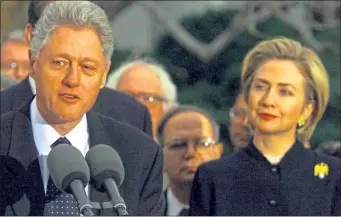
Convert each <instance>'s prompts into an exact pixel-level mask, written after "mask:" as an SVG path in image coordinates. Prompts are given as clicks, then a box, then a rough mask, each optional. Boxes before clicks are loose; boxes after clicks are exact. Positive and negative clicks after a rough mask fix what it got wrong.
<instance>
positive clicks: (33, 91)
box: [28, 76, 36, 95]
mask: <svg viewBox="0 0 341 217" xmlns="http://www.w3.org/2000/svg"><path fill="white" fill-rule="evenodd" d="M28 82H29V83H30V86H31V90H32V93H33V95H35V94H36V81H35V80H34V79H33V78H32V77H31V76H28Z"/></svg>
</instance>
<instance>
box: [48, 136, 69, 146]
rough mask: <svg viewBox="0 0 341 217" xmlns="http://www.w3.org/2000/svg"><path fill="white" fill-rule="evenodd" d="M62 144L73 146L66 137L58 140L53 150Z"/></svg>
mask: <svg viewBox="0 0 341 217" xmlns="http://www.w3.org/2000/svg"><path fill="white" fill-rule="evenodd" d="M61 144H67V145H71V142H70V141H69V140H68V139H67V138H66V137H59V139H57V140H56V141H55V142H54V143H53V144H52V145H51V148H54V147H56V146H58V145H61Z"/></svg>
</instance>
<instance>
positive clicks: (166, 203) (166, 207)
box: [163, 188, 168, 216]
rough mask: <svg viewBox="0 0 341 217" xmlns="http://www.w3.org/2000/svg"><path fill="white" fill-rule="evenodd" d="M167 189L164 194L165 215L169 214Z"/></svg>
mask: <svg viewBox="0 0 341 217" xmlns="http://www.w3.org/2000/svg"><path fill="white" fill-rule="evenodd" d="M167 191H168V188H167V189H165V190H164V191H163V196H164V197H165V209H164V212H163V215H164V216H167V211H168V200H167Z"/></svg>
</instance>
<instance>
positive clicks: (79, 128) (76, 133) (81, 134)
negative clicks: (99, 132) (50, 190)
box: [30, 97, 89, 193]
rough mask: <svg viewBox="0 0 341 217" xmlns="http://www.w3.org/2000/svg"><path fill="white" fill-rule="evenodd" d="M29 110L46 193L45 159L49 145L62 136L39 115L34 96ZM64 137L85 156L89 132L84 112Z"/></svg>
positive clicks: (46, 174)
mask: <svg viewBox="0 0 341 217" xmlns="http://www.w3.org/2000/svg"><path fill="white" fill-rule="evenodd" d="M30 111H31V124H32V131H33V137H34V142H35V145H36V147H37V150H38V153H39V164H40V171H41V174H42V179H43V183H44V190H45V193H46V190H47V182H48V178H49V172H48V169H47V162H46V160H47V156H48V155H49V153H50V151H51V147H50V145H52V144H53V143H54V142H55V141H56V140H57V139H59V138H60V137H62V136H61V135H59V133H58V132H57V131H56V130H55V129H54V128H53V127H52V126H51V125H49V124H48V123H47V122H46V121H45V120H44V118H43V117H42V116H41V114H40V112H39V111H38V108H37V101H36V97H35V98H34V99H33V101H32V103H31V105H30ZM65 137H66V138H67V139H68V140H69V141H70V142H71V144H72V145H73V146H74V147H76V148H77V149H78V150H79V151H80V152H81V153H82V154H83V156H85V154H86V153H87V151H88V150H89V133H88V123H87V119H86V114H84V116H83V117H82V119H81V121H80V122H79V123H78V124H77V125H76V126H75V127H74V128H73V129H72V130H71V131H70V132H69V133H67V134H66V135H65ZM85 192H86V193H88V186H86V188H85Z"/></svg>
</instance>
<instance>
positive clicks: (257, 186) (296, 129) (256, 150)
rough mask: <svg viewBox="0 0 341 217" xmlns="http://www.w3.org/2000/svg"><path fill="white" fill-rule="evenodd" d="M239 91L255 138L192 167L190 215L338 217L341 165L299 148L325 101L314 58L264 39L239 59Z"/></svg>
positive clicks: (289, 44)
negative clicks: (242, 94)
mask: <svg viewBox="0 0 341 217" xmlns="http://www.w3.org/2000/svg"><path fill="white" fill-rule="evenodd" d="M242 86H243V91H244V98H245V100H246V102H247V104H248V108H249V111H248V112H249V120H250V122H251V123H250V124H251V126H252V128H253V130H254V136H253V138H252V139H251V142H250V145H249V146H248V147H247V148H245V149H244V150H241V151H240V152H238V153H234V154H232V155H230V156H227V157H223V158H221V159H220V160H217V161H213V162H209V163H206V164H203V165H202V166H200V167H199V169H198V170H197V173H196V175H195V179H194V183H193V187H192V194H191V202H190V215H206V216H209V215H226V216H227V215H267V216H269V215H282V216H284V215H316V216H320V215H341V174H340V171H341V170H340V167H341V166H340V164H341V163H340V160H339V159H337V158H333V157H331V156H328V155H325V154H322V153H316V152H314V151H312V150H310V149H306V148H304V147H303V142H304V141H309V139H310V137H311V135H312V134H313V132H314V129H315V127H316V125H317V123H318V122H319V120H320V119H321V118H322V116H323V113H324V111H325V109H326V106H327V103H328V98H329V81H328V74H327V72H326V70H325V68H324V66H323V64H322V62H321V60H320V59H319V57H318V56H317V54H316V53H314V52H313V51H312V50H310V49H308V48H306V47H303V46H302V45H301V44H300V43H298V42H296V41H293V40H290V39H286V38H278V39H273V40H267V41H263V42H261V43H259V44H258V45H256V47H254V48H253V49H252V50H251V51H250V52H249V53H248V54H247V56H246V57H245V59H244V62H243V68H242Z"/></svg>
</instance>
